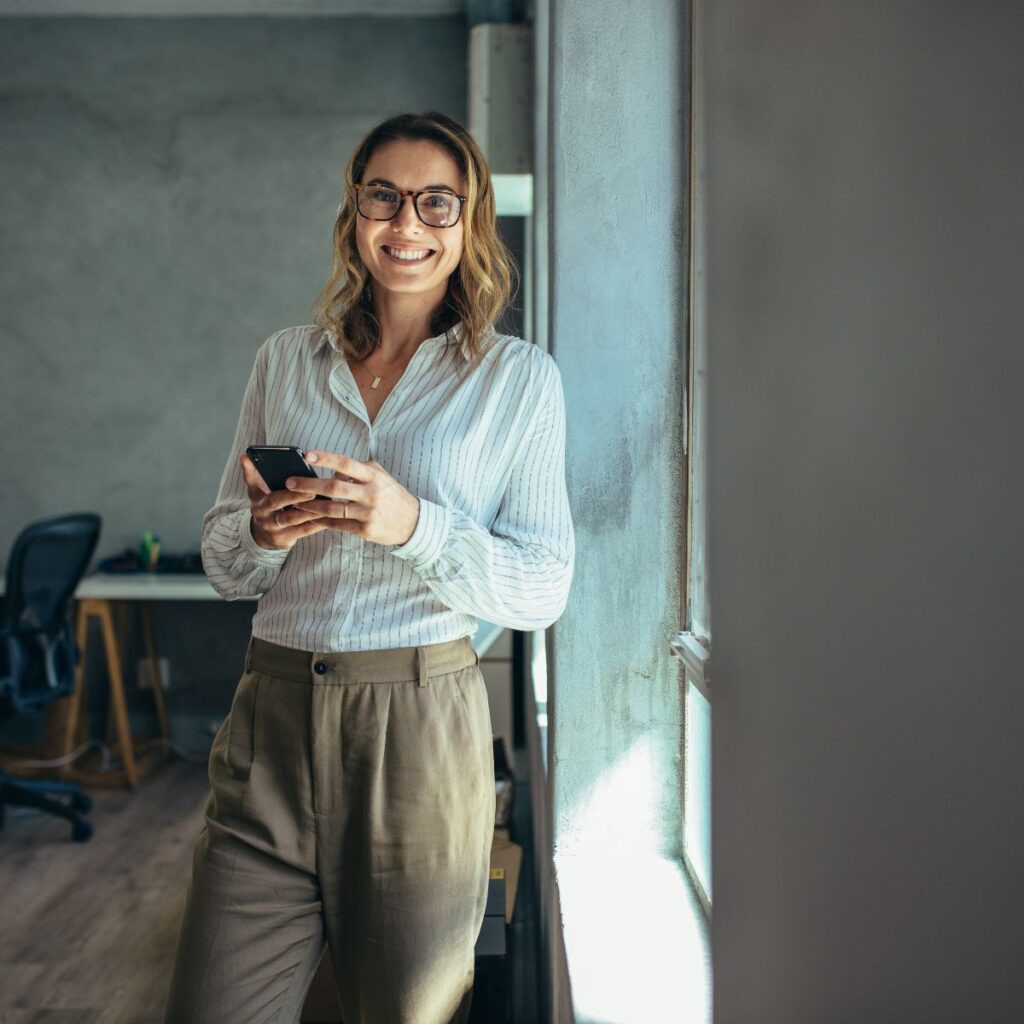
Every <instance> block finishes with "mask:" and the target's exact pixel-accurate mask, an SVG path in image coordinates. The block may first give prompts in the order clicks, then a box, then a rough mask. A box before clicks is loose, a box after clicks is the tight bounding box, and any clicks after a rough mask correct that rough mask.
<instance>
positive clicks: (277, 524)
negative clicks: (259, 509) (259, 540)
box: [274, 512, 284, 530]
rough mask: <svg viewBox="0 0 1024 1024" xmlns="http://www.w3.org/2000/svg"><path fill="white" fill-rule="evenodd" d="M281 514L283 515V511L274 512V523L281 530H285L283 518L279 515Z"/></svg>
mask: <svg viewBox="0 0 1024 1024" xmlns="http://www.w3.org/2000/svg"><path fill="white" fill-rule="evenodd" d="M280 515H281V513H280V512H275V513H274V525H275V526H276V527H277V528H278V529H279V530H283V529H284V527H283V526H282V525H281V520H280V519H279V518H278V517H279V516H280Z"/></svg>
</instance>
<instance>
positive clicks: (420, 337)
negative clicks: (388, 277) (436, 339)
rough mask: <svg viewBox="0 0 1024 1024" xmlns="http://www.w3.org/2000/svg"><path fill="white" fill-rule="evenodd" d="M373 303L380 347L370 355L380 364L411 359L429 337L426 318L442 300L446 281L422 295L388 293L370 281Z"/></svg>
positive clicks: (429, 331)
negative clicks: (378, 325) (378, 328)
mask: <svg viewBox="0 0 1024 1024" xmlns="http://www.w3.org/2000/svg"><path fill="white" fill-rule="evenodd" d="M372 287H373V304H374V311H375V313H376V316H377V321H378V322H379V323H380V347H379V348H378V349H377V351H376V352H375V353H374V358H375V359H377V360H379V361H380V362H382V363H395V362H400V361H401V360H402V359H404V358H411V357H412V354H413V352H415V351H416V349H417V348H419V346H420V343H421V342H423V341H426V339H427V338H429V337H431V335H432V331H431V328H430V321H431V319H432V318H433V315H434V312H435V311H436V310H437V308H438V306H440V304H441V303H442V302H443V301H444V297H445V294H446V291H447V287H448V285H447V282H446V281H445V282H443V283H442V284H440V285H439V286H438V288H437V289H435V290H434V291H431V292H428V293H426V294H410V293H408V292H392V291H388V290H387V289H386V288H381V287H380V285H379V284H378V283H377V282H376V281H374V282H373V286H372Z"/></svg>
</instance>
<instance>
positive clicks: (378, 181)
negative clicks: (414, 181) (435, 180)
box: [366, 178, 455, 193]
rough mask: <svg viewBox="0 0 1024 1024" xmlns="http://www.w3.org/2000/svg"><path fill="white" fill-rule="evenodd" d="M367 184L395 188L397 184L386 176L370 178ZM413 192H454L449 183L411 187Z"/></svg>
mask: <svg viewBox="0 0 1024 1024" xmlns="http://www.w3.org/2000/svg"><path fill="white" fill-rule="evenodd" d="M366 184H367V185H387V186H388V187H389V188H393V189H397V188H398V186H397V185H396V184H395V183H394V182H393V181H388V179H387V178H371V179H370V180H369V181H368V182H367V183H366ZM413 191H414V192H428V191H429V192H453V193H454V192H455V189H453V188H452V187H451V185H424V186H423V188H421V189H413Z"/></svg>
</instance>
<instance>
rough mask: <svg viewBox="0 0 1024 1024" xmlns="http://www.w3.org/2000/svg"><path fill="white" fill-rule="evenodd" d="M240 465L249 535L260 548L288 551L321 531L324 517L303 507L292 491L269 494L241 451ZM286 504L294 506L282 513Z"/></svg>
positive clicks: (261, 479) (270, 491) (247, 457)
mask: <svg viewBox="0 0 1024 1024" xmlns="http://www.w3.org/2000/svg"><path fill="white" fill-rule="evenodd" d="M241 462H242V475H243V476H244V477H245V489H246V490H247V491H248V492H249V504H250V506H251V508H252V524H251V525H252V536H253V540H255V541H256V543H257V544H259V546H260V547H261V548H270V549H273V550H277V551H289V550H291V548H293V547H294V546H295V544H296V542H297V541H299V540H301V539H302V538H303V537H308V536H309V535H310V534H311V533H316V532H317V531H318V530H322V529H323V528H324V525H325V524H324V523H323V522H321V520H323V519H324V516H323V515H321V514H320V513H319V512H311V511H309V510H308V509H305V508H303V507H302V506H301V504H299V503H297V502H296V501H295V498H296V494H295V492H294V491H272V490H271V489H270V488H269V487H268V486H267V484H266V481H265V480H264V479H263V477H262V476H260V473H259V470H258V469H257V468H256V466H255V465H254V464H253V461H252V459H250V458H249V456H248V455H246V454H245V452H243V453H242V457H241ZM287 505H295V506H296V507H295V508H291V509H288V511H287V512H285V511H283V510H284V508H285V507H286V506H287Z"/></svg>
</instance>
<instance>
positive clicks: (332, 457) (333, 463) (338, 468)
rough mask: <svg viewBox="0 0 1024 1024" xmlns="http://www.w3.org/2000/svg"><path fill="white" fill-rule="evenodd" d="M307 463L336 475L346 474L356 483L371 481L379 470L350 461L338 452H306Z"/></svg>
mask: <svg viewBox="0 0 1024 1024" xmlns="http://www.w3.org/2000/svg"><path fill="white" fill-rule="evenodd" d="M306 461H307V462H308V463H310V464H311V465H315V466H323V467H324V468H325V469H333V470H334V471H335V472H336V473H344V474H345V475H346V476H350V477H352V479H353V480H356V481H364V480H369V479H370V478H371V477H372V476H373V474H374V473H375V472H377V470H376V469H375V468H374V467H373V466H370V465H368V464H367V463H365V462H360V461H359V460H358V459H350V458H349V457H348V456H347V455H339V454H337V453H336V452H321V451H315V452H306Z"/></svg>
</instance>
